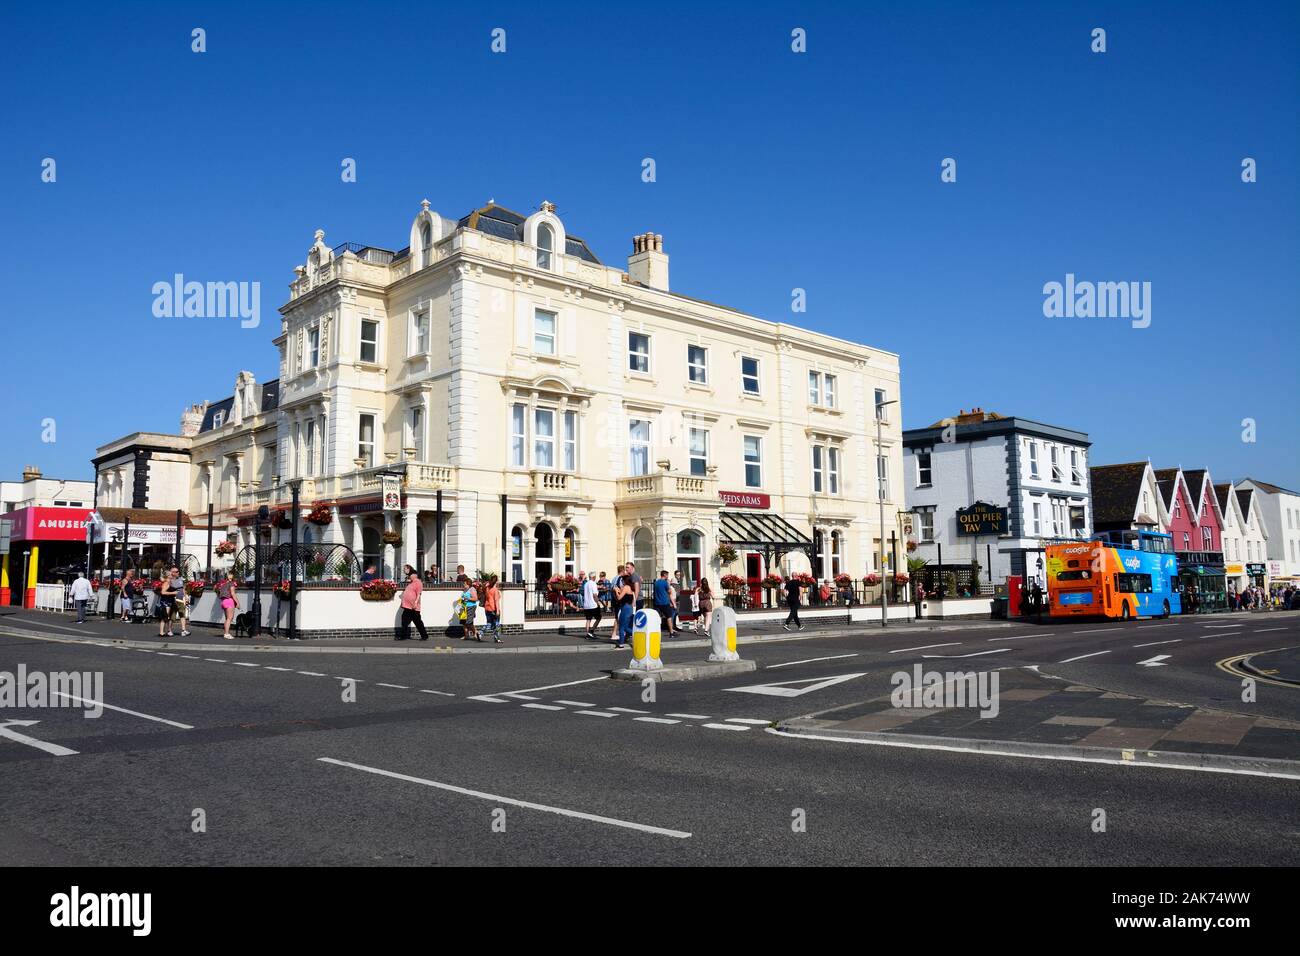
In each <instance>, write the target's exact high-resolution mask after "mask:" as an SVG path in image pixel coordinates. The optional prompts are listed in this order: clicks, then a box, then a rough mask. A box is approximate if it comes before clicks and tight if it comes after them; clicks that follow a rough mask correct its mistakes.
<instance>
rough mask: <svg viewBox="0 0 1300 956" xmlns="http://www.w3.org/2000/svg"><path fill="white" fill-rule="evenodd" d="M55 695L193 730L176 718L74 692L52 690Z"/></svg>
mask: <svg viewBox="0 0 1300 956" xmlns="http://www.w3.org/2000/svg"><path fill="white" fill-rule="evenodd" d="M54 696H55V697H65V698H67V699H68V700H75V701H76V702H77V703H79V704H97V705H98V706H100V707H103V708H105V709H106V710H115V711H117V712H118V713H120V714H130V715H131V716H132V717H143V718H144V719H145V720H153V721H157V722H158V723H160V724H169V725H170V726H172V727H179V728H180V729H181V730H193V729H194V728H193V727H192V726H191V725H189V724H182V723H181V722H180V721H178V720H168V719H167V718H166V717H155V716H153V714H142V713H140V712H139V711H138V710H127V709H126V708H125V707H117V706H115V705H113V704H105V703H104V702H103V701H97V700H87V699H86V698H84V697H78V696H77V695H76V694H65V693H63V692H62V691H58V690H56V691H54Z"/></svg>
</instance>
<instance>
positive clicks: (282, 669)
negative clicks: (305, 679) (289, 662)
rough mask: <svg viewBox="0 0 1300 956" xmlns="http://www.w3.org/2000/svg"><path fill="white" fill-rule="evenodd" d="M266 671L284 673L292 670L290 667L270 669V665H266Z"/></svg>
mask: <svg viewBox="0 0 1300 956" xmlns="http://www.w3.org/2000/svg"><path fill="white" fill-rule="evenodd" d="M266 669H267V670H268V671H286V672H287V671H291V670H293V668H292V667H272V666H271V665H270V664H267V665H266Z"/></svg>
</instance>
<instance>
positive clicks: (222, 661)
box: [203, 657, 226, 664]
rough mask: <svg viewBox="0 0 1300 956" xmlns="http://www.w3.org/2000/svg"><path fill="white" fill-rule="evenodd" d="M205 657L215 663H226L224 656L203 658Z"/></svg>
mask: <svg viewBox="0 0 1300 956" xmlns="http://www.w3.org/2000/svg"><path fill="white" fill-rule="evenodd" d="M203 659H204V660H205V661H211V662H212V663H213V664H224V663H226V661H225V658H222V657H205V658H203Z"/></svg>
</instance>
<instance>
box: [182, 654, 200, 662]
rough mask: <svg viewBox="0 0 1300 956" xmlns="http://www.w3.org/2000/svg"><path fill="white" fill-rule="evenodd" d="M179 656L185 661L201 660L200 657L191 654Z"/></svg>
mask: <svg viewBox="0 0 1300 956" xmlns="http://www.w3.org/2000/svg"><path fill="white" fill-rule="evenodd" d="M181 657H183V658H185V659H186V660H187V661H197V660H201V658H198V657H195V656H194V655H193V654H182V655H181Z"/></svg>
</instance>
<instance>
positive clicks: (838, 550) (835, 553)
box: [830, 531, 844, 578]
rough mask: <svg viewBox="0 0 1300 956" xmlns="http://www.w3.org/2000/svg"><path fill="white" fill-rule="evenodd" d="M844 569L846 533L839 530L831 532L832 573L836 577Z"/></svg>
mask: <svg viewBox="0 0 1300 956" xmlns="http://www.w3.org/2000/svg"><path fill="white" fill-rule="evenodd" d="M843 570H844V535H843V534H842V533H840V532H839V531H832V532H831V574H830V576H831V577H832V578H834V577H835V576H836V575H838V574H839V573H840V572H841V571H843Z"/></svg>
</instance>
